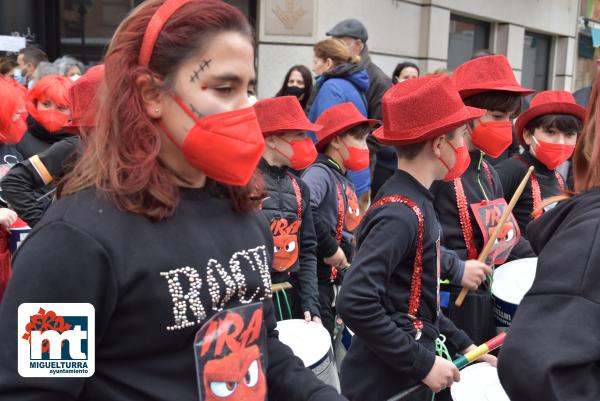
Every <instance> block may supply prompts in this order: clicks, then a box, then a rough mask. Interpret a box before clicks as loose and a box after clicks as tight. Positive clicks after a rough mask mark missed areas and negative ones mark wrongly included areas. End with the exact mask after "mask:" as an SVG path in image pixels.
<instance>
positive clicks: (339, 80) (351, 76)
mask: <svg viewBox="0 0 600 401" xmlns="http://www.w3.org/2000/svg"><path fill="white" fill-rule="evenodd" d="M316 83H317V95H316V96H315V99H314V101H313V104H312V106H311V108H310V112H309V113H308V119H309V120H310V121H311V122H315V121H317V118H319V116H320V115H321V113H322V112H324V111H325V110H327V109H329V108H330V107H333V106H335V105H337V104H340V103H345V102H352V103H354V105H355V106H356V108H357V109H358V110H359V111H360V112H361V113H362V115H364V116H365V117H366V116H367V115H368V114H367V98H366V96H365V94H366V92H367V89H369V74H367V70H365V69H361V67H359V66H358V65H354V64H341V65H339V66H337V67H336V68H334V69H333V70H332V71H328V72H326V73H325V74H323V75H321V76H319V77H318V78H317V80H316ZM309 135H310V136H311V138H312V139H313V141H315V142H316V136H315V134H314V133H312V132H310V133H309ZM348 177H349V178H350V179H351V180H352V183H353V184H354V187H355V188H356V194H357V195H358V196H359V197H360V196H361V195H362V194H364V193H365V192H367V191H368V190H369V188H370V187H371V175H370V173H369V169H368V168H367V169H365V170H361V171H356V172H354V171H350V172H349V173H348Z"/></svg>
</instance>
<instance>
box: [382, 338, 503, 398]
mask: <svg viewBox="0 0 600 401" xmlns="http://www.w3.org/2000/svg"><path fill="white" fill-rule="evenodd" d="M505 338H506V332H502V333H500V334H498V335H497V336H496V337H494V338H492V339H490V340H488V341H486V342H485V343H483V344H481V345H480V346H479V347H477V348H475V349H474V350H472V351H469V352H467V353H466V354H464V355H461V356H460V357H458V358H456V359H455V360H453V361H452V363H453V364H454V365H455V366H456V367H457V368H459V369H462V368H464V367H465V366H467V365H468V364H470V363H471V362H474V361H476V360H477V359H478V358H480V357H482V356H483V355H485V354H489V353H490V352H492V351H493V350H495V349H496V348H498V347H501V346H502V344H503V343H504V339H505ZM425 387H427V385H426V384H425V383H419V384H415V385H414V386H412V387H410V388H409V389H408V390H405V391H403V392H401V393H399V394H396V395H395V396H393V397H392V398H389V399H388V400H387V401H400V400H403V399H405V398H407V397H408V396H410V395H412V394H413V393H414V392H415V391H418V390H420V389H422V388H425Z"/></svg>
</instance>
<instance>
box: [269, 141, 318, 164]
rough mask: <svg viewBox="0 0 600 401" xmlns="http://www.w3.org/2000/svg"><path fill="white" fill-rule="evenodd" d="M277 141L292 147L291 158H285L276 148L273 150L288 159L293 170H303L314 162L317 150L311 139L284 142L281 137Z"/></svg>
mask: <svg viewBox="0 0 600 401" xmlns="http://www.w3.org/2000/svg"><path fill="white" fill-rule="evenodd" d="M279 139H281V140H282V141H283V142H285V143H287V144H288V145H290V146H291V147H292V151H293V154H292V157H287V156H286V155H285V154H283V153H282V152H281V151H280V150H279V149H277V148H275V151H276V152H277V153H279V154H281V155H282V156H283V157H285V158H286V159H288V160H289V161H290V167H291V168H293V169H294V170H304V169H305V168H307V167H308V166H310V165H311V164H312V162H314V161H315V160H316V158H317V149H316V148H315V144H314V143H313V141H312V139H310V138H305V139H293V140H291V141H286V140H285V139H283V138H281V137H279Z"/></svg>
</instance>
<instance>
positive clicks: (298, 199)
mask: <svg viewBox="0 0 600 401" xmlns="http://www.w3.org/2000/svg"><path fill="white" fill-rule="evenodd" d="M288 177H290V180H291V181H292V187H293V188H294V194H295V195H296V204H297V205H298V211H297V213H298V219H302V192H300V185H298V181H297V180H296V178H295V177H294V176H293V175H291V174H288Z"/></svg>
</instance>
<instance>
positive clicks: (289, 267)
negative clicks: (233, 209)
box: [254, 96, 321, 322]
mask: <svg viewBox="0 0 600 401" xmlns="http://www.w3.org/2000/svg"><path fill="white" fill-rule="evenodd" d="M254 109H255V110H256V117H257V118H258V123H259V124H260V128H261V131H262V133H263V135H264V137H265V145H266V146H265V152H264V153H263V158H262V160H261V162H260V163H259V169H260V171H261V172H262V176H263V179H264V189H265V196H266V197H265V198H264V199H263V201H262V206H261V209H262V211H263V213H264V215H265V217H266V218H267V220H268V221H269V223H270V225H271V232H272V233H273V242H274V246H275V255H274V258H273V265H272V267H271V282H272V283H273V284H277V283H284V282H289V283H290V284H292V287H293V288H292V289H291V290H285V289H284V290H282V293H281V294H280V293H275V294H274V295H273V297H274V298H275V299H276V300H277V303H276V305H277V309H278V311H277V313H278V318H279V319H280V320H283V319H284V317H285V318H287V319H291V318H294V319H305V320H307V321H311V320H314V321H316V322H320V321H321V320H320V318H319V316H320V315H321V313H320V311H319V292H318V289H317V236H316V234H315V227H314V224H313V213H312V210H311V208H310V192H309V189H308V186H307V185H306V184H305V183H304V182H303V181H302V180H301V179H300V178H298V177H297V176H295V175H294V174H293V173H292V172H291V171H290V169H294V170H298V171H300V170H304V169H305V168H307V167H308V166H309V165H310V164H311V163H312V162H314V161H315V159H316V158H317V150H316V149H315V145H314V144H313V141H312V139H311V138H310V137H309V136H308V134H307V133H306V131H314V132H318V131H319V130H320V129H321V126H319V125H316V124H312V123H311V122H310V121H309V120H308V118H306V115H305V114H304V110H303V109H302V106H301V105H300V102H299V101H298V98H296V97H295V96H282V97H276V98H272V99H265V100H261V101H259V102H257V103H256V104H255V105H254ZM281 298H284V303H285V304H287V306H288V308H284V307H282V306H281V303H282V302H281V301H282V300H281Z"/></svg>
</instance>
